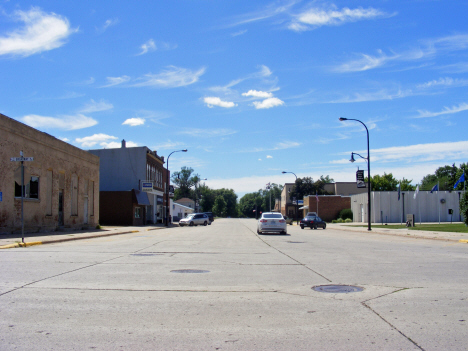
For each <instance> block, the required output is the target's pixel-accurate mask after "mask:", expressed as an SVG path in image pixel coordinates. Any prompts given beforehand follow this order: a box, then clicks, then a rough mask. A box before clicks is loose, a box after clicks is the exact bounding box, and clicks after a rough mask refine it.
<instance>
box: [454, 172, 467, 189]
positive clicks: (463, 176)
mask: <svg viewBox="0 0 468 351" xmlns="http://www.w3.org/2000/svg"><path fill="white" fill-rule="evenodd" d="M464 181H465V173H463V174H462V176H461V177H460V179H458V180H457V182H456V183H455V185H454V186H453V188H454V189H456V188H457V186H458V184H460V183H463V182H464Z"/></svg>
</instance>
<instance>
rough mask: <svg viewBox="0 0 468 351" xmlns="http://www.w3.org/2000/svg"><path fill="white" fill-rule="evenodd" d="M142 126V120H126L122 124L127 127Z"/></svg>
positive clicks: (143, 120) (143, 121)
mask: <svg viewBox="0 0 468 351" xmlns="http://www.w3.org/2000/svg"><path fill="white" fill-rule="evenodd" d="M143 124H145V119H144V118H128V119H126V120H125V122H123V123H122V125H129V126H130V127H136V126H141V125H143Z"/></svg>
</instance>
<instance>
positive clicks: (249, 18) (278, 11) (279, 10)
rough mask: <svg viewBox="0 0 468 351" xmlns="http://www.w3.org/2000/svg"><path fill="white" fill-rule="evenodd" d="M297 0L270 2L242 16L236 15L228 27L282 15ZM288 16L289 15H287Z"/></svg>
mask: <svg viewBox="0 0 468 351" xmlns="http://www.w3.org/2000/svg"><path fill="white" fill-rule="evenodd" d="M297 2H298V1H297V0H296V1H293V0H292V1H288V2H285V3H283V4H281V5H277V4H276V3H275V4H271V5H268V6H266V7H265V8H263V9H261V10H258V11H255V12H251V13H248V14H244V15H242V16H238V17H237V18H236V20H235V21H234V22H233V23H232V24H230V25H229V26H230V27H234V26H239V25H244V24H248V23H253V22H258V21H263V20H266V19H269V18H273V17H277V16H279V15H283V14H286V15H287V13H288V11H289V10H290V9H291V7H292V6H294V5H295V4H296V3H297ZM287 16H288V17H289V15H287Z"/></svg>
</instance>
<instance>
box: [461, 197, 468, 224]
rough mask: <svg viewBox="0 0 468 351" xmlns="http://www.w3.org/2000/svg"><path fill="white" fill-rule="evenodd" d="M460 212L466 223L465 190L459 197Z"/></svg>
mask: <svg viewBox="0 0 468 351" xmlns="http://www.w3.org/2000/svg"><path fill="white" fill-rule="evenodd" d="M460 212H461V214H462V216H463V221H464V222H465V225H468V193H467V192H465V193H464V194H463V195H462V197H461V199H460Z"/></svg>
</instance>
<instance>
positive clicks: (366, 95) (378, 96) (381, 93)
mask: <svg viewBox="0 0 468 351" xmlns="http://www.w3.org/2000/svg"><path fill="white" fill-rule="evenodd" d="M413 95H414V92H413V91H412V90H410V89H408V90H401V89H398V90H395V91H389V90H387V89H381V90H378V91H372V92H355V93H354V94H353V95H350V96H344V97H342V98H339V99H335V100H331V101H328V103H340V104H342V103H354V102H366V101H381V100H394V99H401V98H405V97H408V96H413Z"/></svg>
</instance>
